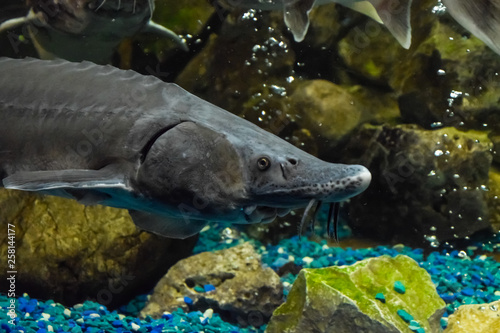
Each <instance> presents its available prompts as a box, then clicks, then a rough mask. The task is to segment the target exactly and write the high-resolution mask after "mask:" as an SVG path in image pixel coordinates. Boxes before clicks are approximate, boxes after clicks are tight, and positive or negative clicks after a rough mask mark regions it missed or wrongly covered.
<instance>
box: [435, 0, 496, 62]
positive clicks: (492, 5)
mask: <svg viewBox="0 0 500 333" xmlns="http://www.w3.org/2000/svg"><path fill="white" fill-rule="evenodd" d="M443 3H444V4H445V6H446V8H447V9H448V12H449V13H450V15H451V16H453V18H454V19H455V20H457V22H458V23H460V24H461V25H462V26H463V27H464V28H466V29H467V30H469V31H470V32H472V33H473V34H474V35H475V36H476V37H477V38H479V39H480V40H482V41H483V42H484V43H485V44H486V45H488V46H489V47H490V48H491V49H492V50H493V51H495V52H496V53H498V54H500V2H499V1H491V0H453V1H451V0H443Z"/></svg>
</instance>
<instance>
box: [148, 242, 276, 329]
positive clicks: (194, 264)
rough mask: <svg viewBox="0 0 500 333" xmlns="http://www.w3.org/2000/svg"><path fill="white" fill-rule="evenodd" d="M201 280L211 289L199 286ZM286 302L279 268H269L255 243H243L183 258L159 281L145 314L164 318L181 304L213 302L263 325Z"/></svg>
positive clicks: (230, 315) (198, 306)
mask: <svg viewBox="0 0 500 333" xmlns="http://www.w3.org/2000/svg"><path fill="white" fill-rule="evenodd" d="M197 286H203V287H205V288H206V289H205V290H207V292H205V293H199V292H197V291H196V289H195V288H196V287H197ZM207 286H210V287H207ZM186 298H188V299H189V300H190V302H186V301H185V300H186ZM282 302H283V286H282V284H281V281H280V278H279V276H278V274H276V273H275V272H274V271H273V270H272V269H271V268H264V267H263V266H262V263H261V261H260V255H259V254H257V253H256V252H255V249H254V247H253V246H252V245H250V244H249V243H244V244H241V245H238V246H235V247H232V248H229V249H226V250H220V251H215V252H203V253H200V254H197V255H194V256H192V257H189V258H186V259H184V260H181V261H179V262H178V263H177V264H175V265H174V266H173V267H172V268H171V269H170V270H169V271H168V273H167V274H166V275H165V276H164V277H163V278H162V279H161V280H160V282H158V284H157V285H156V287H155V289H154V291H153V294H152V295H151V298H150V300H149V302H148V304H147V305H146V307H145V308H144V310H143V311H142V312H141V315H142V316H148V315H149V316H152V317H158V318H159V317H161V316H162V314H163V312H164V311H175V310H176V309H177V308H182V309H184V310H186V311H196V310H198V311H202V312H203V311H205V310H207V309H209V308H211V309H213V310H214V312H217V313H219V314H220V315H221V316H222V317H223V318H224V319H226V320H230V321H232V322H237V323H239V324H242V325H253V326H261V325H263V324H264V323H265V322H267V320H268V319H269V317H270V316H271V314H272V312H273V311H274V309H276V307H277V306H278V305H280V304H281V303H282Z"/></svg>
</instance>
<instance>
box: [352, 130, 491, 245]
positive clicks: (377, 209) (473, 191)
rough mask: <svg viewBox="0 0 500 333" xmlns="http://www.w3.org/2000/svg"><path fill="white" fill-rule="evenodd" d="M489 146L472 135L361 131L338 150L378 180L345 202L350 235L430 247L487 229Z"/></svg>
mask: <svg viewBox="0 0 500 333" xmlns="http://www.w3.org/2000/svg"><path fill="white" fill-rule="evenodd" d="M491 147H492V145H491V142H490V140H489V139H488V137H487V135H486V134H485V133H482V132H477V131H468V132H462V131H459V130H457V129H455V128H443V129H440V130H426V129H423V128H421V127H419V126H416V125H398V126H389V125H386V126H372V125H365V126H363V127H362V128H361V129H360V130H359V132H358V133H357V134H356V135H354V136H353V137H352V138H351V139H350V142H349V143H348V144H347V145H346V146H345V147H344V150H343V151H344V152H345V154H346V155H347V154H352V156H357V158H356V159H355V160H356V161H357V162H361V164H363V165H365V166H366V167H367V168H368V169H369V170H370V171H371V172H372V173H373V174H376V175H379V177H375V178H374V179H373V180H372V183H371V184H370V187H369V188H368V189H367V191H365V192H364V193H363V194H362V195H361V196H359V197H357V198H353V199H352V200H351V204H350V210H349V213H350V215H351V226H352V228H353V231H354V232H355V233H358V234H362V235H365V236H367V237H371V238H376V239H382V240H384V241H392V242H394V243H399V242H403V243H405V244H411V245H415V246H429V245H430V246H433V247H435V246H438V245H439V243H440V242H443V241H448V240H455V239H460V238H464V237H466V236H470V235H472V234H473V233H475V232H477V231H480V230H488V229H489V228H491V225H490V223H489V215H490V209H489V207H488V200H489V199H488V198H489V195H490V194H489V192H488V184H489V172H490V166H491V162H492V157H491V151H490V150H491ZM359 156H362V157H361V159H359ZM348 161H349V160H348V159H347V160H344V162H347V163H348ZM374 216H376V218H374Z"/></svg>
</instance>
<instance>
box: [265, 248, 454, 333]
mask: <svg viewBox="0 0 500 333" xmlns="http://www.w3.org/2000/svg"><path fill="white" fill-rule="evenodd" d="M398 281H399V282H400V283H402V284H403V286H404V287H405V289H406V290H405V292H404V293H401V290H399V291H396V290H395V289H397V288H395V285H397V282H398ZM381 295H383V296H384V298H385V300H380V299H377V298H376V297H378V298H380V296H381ZM401 310H403V311H405V312H406V314H409V315H411V316H412V317H413V320H414V321H415V322H416V323H418V326H420V327H422V328H424V329H425V332H428V333H433V332H440V331H441V326H440V319H441V316H442V314H443V313H444V311H445V303H444V301H443V300H442V299H441V298H440V297H439V295H438V294H437V292H436V289H435V286H434V284H433V283H432V280H431V278H430V276H429V274H428V273H427V272H426V271H425V270H424V269H422V268H420V267H419V266H418V264H417V263H416V262H415V261H414V260H413V259H411V258H409V257H407V256H403V255H399V256H397V257H395V258H390V257H388V256H382V257H378V258H370V259H365V260H363V261H360V262H358V263H356V264H354V265H352V266H341V267H335V266H332V267H327V268H318V269H303V270H302V271H301V272H300V273H299V276H298V277H297V280H296V281H295V282H294V284H293V286H292V289H291V290H290V293H289V294H288V298H287V301H286V303H284V304H283V305H281V306H280V307H279V308H278V309H276V311H275V312H274V314H273V317H272V318H271V321H270V323H269V325H268V327H267V330H266V333H274V332H276V333H292V332H297V333H299V332H300V333H309V332H310V333H313V332H314V333H319V332H322V333H326V332H331V333H352V332H357V333H375V332H377V333H378V332H380V333H392V332H407V333H410V332H412V330H411V329H410V328H409V325H410V324H413V325H414V326H415V325H417V324H416V323H415V322H411V323H410V322H409V321H410V320H409V318H407V317H406V315H404V313H403V312H402V311H401ZM403 317H405V318H406V321H405V320H404V319H403Z"/></svg>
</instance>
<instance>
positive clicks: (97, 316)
mask: <svg viewBox="0 0 500 333" xmlns="http://www.w3.org/2000/svg"><path fill="white" fill-rule="evenodd" d="M100 317H101V315H100V314H98V313H91V314H89V318H100Z"/></svg>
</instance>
